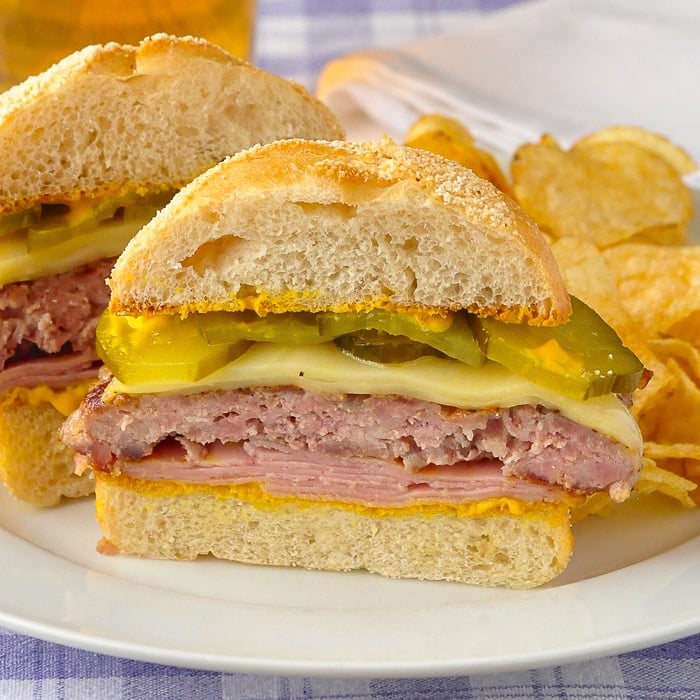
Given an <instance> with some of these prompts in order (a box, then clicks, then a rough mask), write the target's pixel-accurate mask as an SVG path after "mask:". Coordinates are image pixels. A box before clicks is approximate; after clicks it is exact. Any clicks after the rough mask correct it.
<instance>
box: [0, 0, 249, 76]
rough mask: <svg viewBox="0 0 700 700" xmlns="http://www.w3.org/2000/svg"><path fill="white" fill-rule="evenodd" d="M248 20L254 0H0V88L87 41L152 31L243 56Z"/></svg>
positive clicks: (131, 38)
mask: <svg viewBox="0 0 700 700" xmlns="http://www.w3.org/2000/svg"><path fill="white" fill-rule="evenodd" d="M254 21H255V0H0V89H5V88H7V87H9V86H10V85H12V84H14V83H17V82H20V81H21V80H24V78H26V77H27V76H28V75H33V74H36V73H40V72H41V71H43V70H45V69H46V68H48V67H49V66H50V65H51V64H52V63H55V62H56V61H58V60H60V59H61V58H63V57H64V56H67V55H68V54H70V53H72V52H73V51H76V50H77V49H80V48H83V47H84V46H87V45H88V44H102V43H105V42H108V41H118V42H122V43H131V44H133V43H138V42H139V41H140V40H141V39H143V38H144V37H145V36H148V35H149V34H155V33H156V32H167V33H169V34H179V35H185V34H189V35H192V36H201V37H204V38H206V39H208V40H209V41H211V42H213V43H215V44H218V45H220V46H222V47H223V48H225V49H227V50H228V51H230V52H231V53H233V54H234V55H236V56H240V57H242V58H249V57H250V55H251V51H252V42H253V30H254Z"/></svg>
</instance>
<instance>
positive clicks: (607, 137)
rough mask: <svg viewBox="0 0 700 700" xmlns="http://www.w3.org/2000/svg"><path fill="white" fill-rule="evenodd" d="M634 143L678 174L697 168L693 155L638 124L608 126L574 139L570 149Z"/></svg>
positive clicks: (693, 170) (685, 173)
mask: <svg viewBox="0 0 700 700" xmlns="http://www.w3.org/2000/svg"><path fill="white" fill-rule="evenodd" d="M620 142H625V143H634V144H636V145H637V146H640V147H642V148H645V149H646V150H648V151H651V152H652V153H655V154H656V155H658V156H660V157H661V158H663V159H664V160H665V161H667V162H668V163H669V164H670V165H672V166H673V167H674V168H675V170H676V172H678V173H679V174H680V175H690V173H692V172H695V171H696V170H697V168H698V166H697V165H696V163H695V161H694V160H693V157H692V156H691V155H690V154H689V153H688V152H687V151H686V150H685V149H684V148H681V147H680V146H678V145H677V144H675V143H673V142H672V141H671V140H670V139H668V138H666V137H665V136H663V135H662V134H657V133H655V132H653V131H648V130H647V129H644V128H642V127H639V126H622V125H615V126H608V127H605V128H603V129H600V130H599V131H596V132H594V133H592V134H589V135H588V136H584V137H583V138H581V139H579V140H578V141H576V143H575V144H574V145H573V147H572V150H576V149H585V148H588V147H590V146H594V145H597V144H600V143H620Z"/></svg>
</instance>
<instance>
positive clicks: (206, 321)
mask: <svg viewBox="0 0 700 700" xmlns="http://www.w3.org/2000/svg"><path fill="white" fill-rule="evenodd" d="M197 321H198V324H199V332H200V333H201V334H202V336H203V337H204V339H205V340H206V341H207V343H211V344H212V345H217V344H219V343H232V342H235V341H238V340H254V341H263V342H271V343H284V344H286V345H310V344H313V343H323V342H326V341H327V340H330V338H328V337H322V336H321V334H320V333H319V329H318V325H317V323H316V315H315V314H312V313H305V312H298V313H283V314H268V315H267V316H258V315H257V314H256V313H255V312H254V311H235V312H230V311H211V312H209V313H206V314H198V315H197Z"/></svg>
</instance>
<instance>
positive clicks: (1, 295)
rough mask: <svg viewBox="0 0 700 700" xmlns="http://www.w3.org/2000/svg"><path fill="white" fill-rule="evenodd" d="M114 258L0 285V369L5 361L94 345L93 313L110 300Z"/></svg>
mask: <svg viewBox="0 0 700 700" xmlns="http://www.w3.org/2000/svg"><path fill="white" fill-rule="evenodd" d="M113 264H114V260H113V259H112V260H100V261H98V262H95V263H91V264H88V265H84V266H82V267H79V268H76V269H75V270H70V271H68V272H63V273H61V274H57V275H48V276H46V277H41V278H39V279H36V280H30V281H27V282H14V283H12V284H7V285H5V286H4V287H2V288H0V370H2V369H4V368H5V366H6V365H7V364H8V362H14V361H20V360H24V359H32V358H35V357H41V356H43V355H45V354H55V353H60V352H74V353H84V352H85V351H91V350H92V349H93V348H94V345H95V326H96V325H97V319H98V318H99V315H100V314H101V313H102V311H103V310H104V308H105V307H106V306H107V303H108V302H109V288H108V287H107V285H106V284H105V279H106V278H107V277H108V276H109V273H110V271H111V269H112V265H113Z"/></svg>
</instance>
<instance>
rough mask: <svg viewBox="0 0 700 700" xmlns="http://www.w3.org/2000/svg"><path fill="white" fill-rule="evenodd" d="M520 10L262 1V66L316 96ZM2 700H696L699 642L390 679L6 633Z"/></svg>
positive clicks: (401, 0)
mask: <svg viewBox="0 0 700 700" xmlns="http://www.w3.org/2000/svg"><path fill="white" fill-rule="evenodd" d="M232 1H233V0H232ZM515 2H517V0H463V1H462V2H459V1H458V0H259V3H258V6H259V18H258V25H257V26H258V29H257V39H256V54H255V61H256V62H257V63H258V64H259V65H261V66H262V67H263V68H266V69H268V70H270V71H272V72H275V73H278V74H280V75H284V76H286V77H290V78H294V79H296V80H298V81H299V82H302V83H304V84H305V85H306V86H308V87H309V88H311V89H313V88H314V86H315V83H316V79H317V77H318V75H319V72H320V70H321V68H322V66H323V65H324V64H325V63H326V62H327V61H328V60H330V59H332V58H334V57H338V56H342V55H344V54H346V53H349V52H352V51H356V50H359V49H364V48H368V47H386V46H391V45H392V44H394V43H398V42H401V41H407V40H411V39H414V38H417V37H421V36H426V35H428V34H434V33H441V32H447V31H452V30H455V29H458V28H459V27H460V25H464V24H465V23H466V22H468V21H469V17H470V15H471V13H473V12H492V11H496V10H498V9H500V8H502V7H505V6H507V5H512V4H514V3H515ZM688 89H691V86H688ZM692 89H695V88H694V87H692ZM698 594H699V595H700V591H699V592H698ZM309 634H313V630H309ZM0 698H2V699H4V698H7V699H8V700H22V699H24V698H26V699H30V698H31V699H33V700H34V699H38V698H99V699H100V700H111V699H116V698H143V699H149V698H162V699H166V698H167V699H170V698H187V699H191V700H214V699H217V698H241V699H244V698H246V699H251V700H252V699H261V700H262V699H263V698H265V699H267V698H289V699H290V700H291V699H297V698H298V699H301V698H304V699H305V700H312V699H322V698H323V699H328V700H331V699H337V700H341V699H342V700H369V699H372V700H380V699H381V700H399V699H404V698H425V699H426V700H438V699H444V700H448V699H449V700H458V699H463V700H468V699H472V698H483V699H494V700H495V699H502V700H519V699H526V698H538V699H540V700H549V699H552V700H553V699H555V698H557V699H562V698H576V699H578V700H583V699H585V698H590V699H591V700H594V699H596V700H603V699H607V698H610V699H613V698H614V699H622V698H629V699H630V700H632V699H633V700H683V699H684V698H688V699H690V698H700V635H699V636H691V637H688V638H685V639H682V640H679V641H676V642H673V643H668V644H663V645H661V646H655V647H652V648H649V649H645V650H641V651H635V652H630V653H625V654H621V655H617V656H611V657H606V658H601V659H596V660H590V661H585V662H581V663H574V664H568V665H563V666H557V667H551V668H540V669H537V670H524V671H516V672H510V673H499V674H490V675H479V676H464V677H437V678H422V679H416V678H405V679H393V680H384V679H370V678H367V679H363V678H356V677H355V678H351V679H332V678H326V677H323V678H313V677H282V676H263V675H251V674H246V673H220V672H213V671H199V670H190V669H184V668H177V667H174V666H163V665H158V664H151V663H146V662H140V661H135V660H129V659H123V658H116V657H111V656H106V655H101V654H96V653H92V652H88V651H83V650H78V649H73V648H69V647H67V646H63V645H60V644H54V643H49V642H45V641H41V640H37V639H33V638H30V637H27V636H24V635H22V634H17V633H14V632H11V631H9V630H1V629H0Z"/></svg>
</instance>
